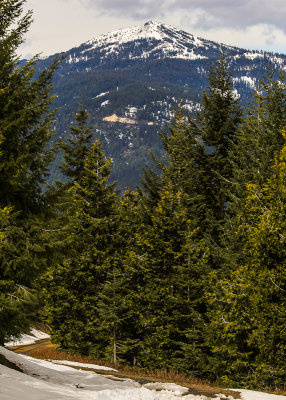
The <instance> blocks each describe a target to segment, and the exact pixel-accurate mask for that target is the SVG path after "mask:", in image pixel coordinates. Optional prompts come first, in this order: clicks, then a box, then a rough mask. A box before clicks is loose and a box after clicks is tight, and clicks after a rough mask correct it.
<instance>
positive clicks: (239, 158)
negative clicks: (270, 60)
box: [231, 69, 286, 208]
mask: <svg viewBox="0 0 286 400" xmlns="http://www.w3.org/2000/svg"><path fill="white" fill-rule="evenodd" d="M274 74H275V71H274V70H271V69H268V71H267V75H266V76H265V77H262V78H261V79H260V81H259V86H258V88H257V90H256V93H255V95H254V101H253V103H252V104H251V105H250V107H249V108H248V109H247V116H246V119H245V123H244V124H243V125H242V126H241V129H240V130H239V132H238V135H237V142H236V144H235V145H234V146H233V149H232V152H231V158H232V160H233V167H234V179H233V187H234V190H233V195H234V198H233V200H234V203H235V199H237V202H238V203H240V202H241V199H243V197H244V195H245V188H246V184H247V183H249V182H253V183H259V184H262V183H264V182H265V180H266V179H267V178H268V177H269V173H270V171H271V165H272V164H273V161H274V154H275V152H276V151H279V150H281V148H282V146H283V144H284V138H283V137H282V136H281V130H282V129H284V127H285V118H286V117H285V116H286V112H285V111H286V87H285V78H284V73H283V72H281V73H280V75H279V77H278V79H275V78H274ZM234 205H235V204H234ZM237 206H238V208H239V204H237Z"/></svg>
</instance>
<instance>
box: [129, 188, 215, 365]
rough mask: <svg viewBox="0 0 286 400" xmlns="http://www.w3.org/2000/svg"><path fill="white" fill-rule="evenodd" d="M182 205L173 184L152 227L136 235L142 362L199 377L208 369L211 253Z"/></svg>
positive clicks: (144, 226)
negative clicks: (207, 291)
mask: <svg viewBox="0 0 286 400" xmlns="http://www.w3.org/2000/svg"><path fill="white" fill-rule="evenodd" d="M183 204H184V201H183V193H182V192H178V191H177V190H175V189H174V188H173V187H172V185H171V184H169V185H168V186H164V187H162V188H161V191H160V200H159V202H158V204H157V206H156V207H154V209H153V211H152V214H151V215H150V220H151V222H149V221H145V222H144V221H143V223H142V225H141V228H140V231H139V232H138V233H137V235H136V237H137V239H136V244H135V249H136V250H135V254H133V257H134V258H135V259H137V260H136V261H137V266H136V268H137V270H139V271H141V276H139V278H140V279H139V281H138V282H137V285H138V287H140V286H141V290H140V289H139V290H140V293H141V294H140V299H139V300H138V302H139V310H140V319H139V326H140V328H141V329H140V332H139V335H141V336H139V337H140V344H141V346H140V348H139V353H138V354H137V358H138V362H139V363H140V364H141V365H144V366H147V367H149V368H167V369H176V370H180V371H184V372H190V371H192V372H196V373H197V372H198V368H199V364H200V365H203V364H204V367H206V366H205V362H206V360H205V354H204V351H203V347H204V345H203V342H204V339H203V331H204V315H203V314H204V312H205V303H204V299H203V290H204V289H203V286H204V283H203V282H205V279H206V276H207V263H206V258H207V253H208V250H207V248H206V246H205V243H204V241H200V240H199V239H198V238H197V237H198V236H199V235H198V232H197V231H196V229H195V228H193V227H192V221H191V220H190V219H189V218H188V215H187V209H186V208H185V206H184V205H183ZM136 261H135V262H136ZM137 307H138V304H137ZM191 348H192V349H193V351H191ZM199 359H200V362H199V363H198V360H199Z"/></svg>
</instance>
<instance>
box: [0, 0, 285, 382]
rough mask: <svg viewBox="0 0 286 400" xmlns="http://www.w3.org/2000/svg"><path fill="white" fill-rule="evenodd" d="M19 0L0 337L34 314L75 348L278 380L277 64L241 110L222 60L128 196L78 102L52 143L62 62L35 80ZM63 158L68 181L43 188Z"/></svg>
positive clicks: (2, 192) (7, 59)
mask: <svg viewBox="0 0 286 400" xmlns="http://www.w3.org/2000/svg"><path fill="white" fill-rule="evenodd" d="M24 3H25V0H5V1H2V2H0V21H1V22H0V141H1V143H0V154H1V156H0V188H1V189H0V211H1V212H0V232H1V235H0V246H1V248H0V288H1V292H0V343H1V344H2V345H3V344H4V343H5V341H6V340H8V339H9V338H11V337H13V336H14V337H15V336H17V335H19V334H21V333H22V332H25V331H28V330H29V328H30V326H31V324H32V323H33V322H35V321H39V320H41V321H45V322H46V323H47V324H48V325H49V326H50V327H51V336H52V340H53V341H54V342H55V343H58V344H59V345H60V347H61V348H62V349H66V350H68V351H70V352H76V353H80V354H83V355H90V356H92V357H95V358H101V359H102V360H108V361H112V362H113V363H114V364H128V365H134V366H138V367H141V368H147V369H153V370H154V369H166V370H175V371H179V372H181V373H184V374H190V375H193V376H196V377H199V378H207V379H209V380H211V381H216V382H220V383H221V384H223V385H228V386H235V385H240V386H244V387H249V388H263V389H270V388H282V387H283V385H285V381H286V366H285V358H286V354H285V353H286V326H285V323H286V322H285V321H286V297H285V296H286V294H285V293H286V268H285V264H286V246H285V244H286V243H285V242H286V222H285V209H286V144H285V139H286V130H285V126H286V125H285V122H286V86H285V80H284V75H283V73H282V72H281V73H280V74H279V77H278V78H276V76H277V71H273V70H272V69H268V70H267V73H266V74H265V76H264V77H261V78H260V81H259V86H258V87H257V90H256V92H255V95H254V97H253V101H252V103H251V104H250V105H249V107H248V108H244V107H242V106H241V105H240V100H239V98H238V97H237V96H236V95H235V92H234V91H233V81H232V76H231V72H230V71H229V68H228V65H227V63H226V60H225V57H224V55H223V54H222V56H221V58H220V59H219V60H218V61H217V63H216V64H215V65H213V66H212V67H211V68H210V70H209V73H208V88H207V90H206V91H204V92H203V94H202V107H201V110H200V111H198V112H197V114H196V116H195V117H194V116H192V115H190V114H188V113H187V111H186V110H184V109H183V108H178V110H176V111H175V114H174V118H173V119H172V120H171V121H170V122H169V125H168V126H167V128H166V129H165V130H164V131H162V132H159V133H158V135H159V138H160V141H161V143H162V145H163V148H164V156H163V157H159V158H158V157H156V156H155V155H154V156H153V157H152V159H151V160H150V163H149V165H146V167H145V168H144V170H143V171H142V178H141V184H140V186H139V187H138V188H137V190H134V191H132V190H126V191H124V192H123V191H119V190H118V189H117V187H116V183H113V182H111V181H110V174H111V171H112V163H111V160H110V159H107V158H106V157H105V154H104V152H103V150H102V145H101V143H100V141H98V140H96V141H93V135H92V132H93V126H92V125H90V123H89V115H88V113H87V111H86V110H85V109H84V107H83V106H79V109H78V111H77V112H76V113H75V114H74V121H73V124H71V126H70V128H69V129H70V136H69V139H68V140H61V141H58V142H56V143H54V142H53V140H52V138H53V136H54V135H55V130H54V125H55V111H51V107H52V104H53V96H52V95H51V90H52V76H53V73H54V71H55V69H56V68H57V67H58V65H59V63H60V61H61V60H60V59H56V60H55V61H54V63H53V64H52V65H51V66H50V67H49V68H47V69H45V70H43V71H42V72H41V73H40V74H39V75H35V66H36V62H37V61H36V58H33V59H31V60H30V61H29V62H27V63H26V64H24V65H21V64H20V63H19V59H18V57H17V53H16V52H17V49H18V47H19V45H20V44H21V43H22V41H23V40H24V36H25V33H26V32H27V30H28V28H29V26H30V24H31V20H32V15H31V13H30V12H28V13H27V14H24V15H23V11H22V7H23V5H24ZM274 74H275V75H274ZM274 76H275V78H274ZM51 143H53V145H52V144H51ZM59 151H62V152H63V154H64V157H63V161H62V162H61V165H60V166H59V167H60V169H61V171H62V174H63V176H64V177H65V179H63V180H62V181H57V182H56V183H55V184H54V185H50V184H47V179H48V178H49V173H50V172H49V171H50V170H49V166H50V164H51V163H52V162H53V160H54V158H55V157H56V154H57V152H59Z"/></svg>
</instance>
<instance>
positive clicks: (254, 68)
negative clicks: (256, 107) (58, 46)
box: [38, 21, 286, 187]
mask: <svg viewBox="0 0 286 400" xmlns="http://www.w3.org/2000/svg"><path fill="white" fill-rule="evenodd" d="M222 52H223V53H224V55H225V58H226V61H227V63H228V64H229V66H230V69H231V70H232V76H233V82H234V91H235V93H236V95H237V96H239V97H240V99H241V103H242V105H247V104H248V102H249V101H250V100H251V98H252V96H253V93H254V90H255V88H256V87H257V85H258V79H259V76H263V75H264V74H265V72H266V68H267V67H268V66H270V67H272V68H276V69H277V70H281V69H283V70H284V71H285V70H286V56H285V55H283V54H278V53H275V54H274V53H270V52H264V51H261V50H256V51H254V50H253V51H250V50H246V49H241V48H238V47H234V46H228V45H224V44H221V43H216V42H213V41H210V40H207V39H203V38H199V37H197V36H195V35H193V34H191V33H187V32H184V31H182V30H178V29H176V28H174V27H172V26H170V25H166V24H163V23H161V22H159V21H148V22H146V23H145V24H143V25H141V26H135V27H131V28H125V29H121V30H117V31H113V32H110V33H108V34H104V35H100V36H98V37H97V38H93V39H91V40H89V41H87V42H85V43H83V44H81V45H80V46H78V47H74V48H72V49H70V50H68V51H67V52H63V53H59V54H61V55H62V56H64V60H63V62H62V63H61V65H60V67H59V69H58V70H57V71H56V72H55V76H54V86H55V88H54V93H55V94H57V95H58V97H57V99H56V101H55V103H54V105H55V106H56V107H59V108H60V111H59V112H58V115H57V126H56V128H57V137H59V136H60V137H67V136H68V135H69V132H68V128H67V127H68V126H69V125H70V123H71V122H72V114H73V113H74V112H75V111H76V109H77V108H78V105H79V103H82V104H84V106H85V108H86V109H87V110H88V112H89V113H90V115H91V123H92V124H94V125H95V136H96V137H99V139H100V140H101V141H102V142H103V146H104V150H105V152H106V154H107V156H110V157H111V158H112V159H113V175H112V177H113V179H116V180H119V181H120V185H121V186H122V187H124V186H125V185H128V186H132V187H134V186H135V185H136V184H137V183H138V182H139V176H140V174H141V168H142V166H144V165H145V164H146V163H147V162H148V161H149V156H148V150H151V151H152V152H153V153H156V154H158V155H159V156H160V155H161V154H162V151H163V150H162V147H161V145H160V140H159V137H158V135H157V131H158V130H162V129H166V125H167V124H168V121H169V120H170V118H171V117H172V112H173V108H176V107H178V104H182V105H183V106H184V107H185V108H186V109H187V110H188V111H189V112H190V113H191V114H192V115H193V116H194V115H195V113H196V111H197V110H199V109H200V102H201V94H202V91H203V90H205V89H206V87H207V83H208V79H207V74H208V70H209V68H210V66H211V65H213V64H214V63H215V62H216V61H217V60H218V59H219V58H220V56H221V54H222ZM53 58H54V56H50V57H48V58H45V59H41V60H39V63H38V68H39V69H43V68H45V67H46V66H47V65H49V64H50V63H51V62H52V60H53ZM55 174H57V171H56V170H55Z"/></svg>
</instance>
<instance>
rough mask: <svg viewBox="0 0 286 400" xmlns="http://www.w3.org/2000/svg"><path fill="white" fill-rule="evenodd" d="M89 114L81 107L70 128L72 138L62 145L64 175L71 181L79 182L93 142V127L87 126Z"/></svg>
mask: <svg viewBox="0 0 286 400" xmlns="http://www.w3.org/2000/svg"><path fill="white" fill-rule="evenodd" d="M88 118H89V114H88V112H87V111H86V110H85V109H84V108H83V106H81V107H80V108H79V109H78V111H77V112H76V113H75V115H74V124H73V125H71V126H70V127H69V131H70V138H68V139H67V142H62V143H61V144H60V148H61V150H63V152H64V153H63V154H64V155H63V163H62V165H61V166H60V168H61V170H62V173H63V174H64V175H65V176H66V177H67V178H69V179H70V180H71V181H77V182H78V181H79V180H80V178H81V174H82V172H83V166H84V161H85V157H86V154H87V151H88V148H89V146H90V144H91V141H92V130H93V126H87V120H88Z"/></svg>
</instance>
